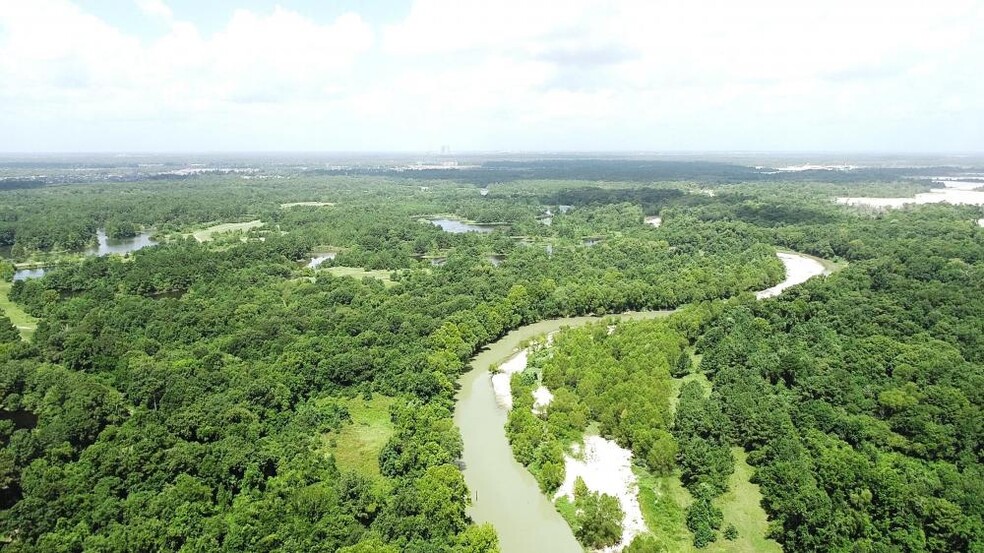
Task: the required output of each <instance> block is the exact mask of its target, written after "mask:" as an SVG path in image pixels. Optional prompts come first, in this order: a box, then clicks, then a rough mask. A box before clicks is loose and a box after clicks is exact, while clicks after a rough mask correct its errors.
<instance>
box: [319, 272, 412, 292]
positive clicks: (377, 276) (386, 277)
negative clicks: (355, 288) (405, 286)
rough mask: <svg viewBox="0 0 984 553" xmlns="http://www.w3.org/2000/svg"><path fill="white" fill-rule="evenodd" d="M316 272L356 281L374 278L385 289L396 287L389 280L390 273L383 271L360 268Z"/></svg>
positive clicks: (391, 280)
mask: <svg viewBox="0 0 984 553" xmlns="http://www.w3.org/2000/svg"><path fill="white" fill-rule="evenodd" d="M318 271H324V272H327V273H331V274H333V275H335V276H340V277H345V276H348V277H352V278H356V279H361V278H363V277H369V278H375V279H379V280H381V281H382V282H383V286H386V287H387V288H389V287H390V286H396V283H395V282H393V279H391V278H390V271H384V270H382V269H375V270H370V269H364V268H362V267H325V268H324V269H318Z"/></svg>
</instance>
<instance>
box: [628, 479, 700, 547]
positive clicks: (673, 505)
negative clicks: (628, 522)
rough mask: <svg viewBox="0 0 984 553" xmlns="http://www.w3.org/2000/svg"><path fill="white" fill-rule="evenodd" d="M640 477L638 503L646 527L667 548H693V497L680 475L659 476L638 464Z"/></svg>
mask: <svg viewBox="0 0 984 553" xmlns="http://www.w3.org/2000/svg"><path fill="white" fill-rule="evenodd" d="M636 476H637V477H638V478H639V505H640V507H641V508H642V518H643V519H644V520H645V521H646V526H648V527H649V530H650V531H651V532H652V533H653V535H655V536H656V539H657V540H658V541H659V543H661V544H663V545H664V546H665V547H666V551H690V550H692V549H693V546H692V539H693V538H692V537H691V536H690V531H689V530H687V522H686V512H685V510H686V508H687V506H688V505H690V502H691V497H690V494H689V493H687V490H685V489H684V488H683V486H682V485H681V484H680V477H679V475H675V476H665V477H661V478H660V477H656V476H653V475H652V474H650V473H649V472H648V471H646V470H643V469H640V468H638V467H636Z"/></svg>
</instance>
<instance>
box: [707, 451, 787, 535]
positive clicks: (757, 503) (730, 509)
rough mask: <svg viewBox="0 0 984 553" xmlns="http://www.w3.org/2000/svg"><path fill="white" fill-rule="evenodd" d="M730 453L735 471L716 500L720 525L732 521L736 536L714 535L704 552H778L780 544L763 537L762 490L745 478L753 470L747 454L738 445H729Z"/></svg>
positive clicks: (764, 525) (747, 477) (764, 522)
mask: <svg viewBox="0 0 984 553" xmlns="http://www.w3.org/2000/svg"><path fill="white" fill-rule="evenodd" d="M731 455H732V457H734V459H735V472H734V473H733V474H732V475H731V479H730V480H729V481H728V492H727V493H725V494H724V495H722V496H721V497H719V498H717V500H716V503H717V506H718V507H720V508H721V511H722V512H723V513H724V524H723V525H722V526H721V528H722V529H724V528H725V527H727V525H728V524H734V525H735V528H737V529H738V539H736V540H735V541H727V540H725V539H723V538H718V541H716V542H714V543H712V544H711V545H709V546H707V548H706V549H704V551H707V552H708V553H714V552H717V551H721V552H724V551H728V552H739V553H746V552H747V553H753V552H754V553H781V552H782V546H780V545H779V543H778V542H776V541H773V540H770V539H766V538H765V533H766V531H767V530H768V527H769V521H768V518H767V517H766V514H765V509H763V508H762V492H761V491H759V487H758V485H757V484H752V483H751V482H750V481H749V480H750V479H751V477H752V473H753V472H754V471H755V469H754V468H752V466H751V465H749V464H748V461H747V458H748V454H747V453H745V450H744V449H742V448H740V447H733V448H731Z"/></svg>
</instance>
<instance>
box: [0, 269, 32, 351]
mask: <svg viewBox="0 0 984 553" xmlns="http://www.w3.org/2000/svg"><path fill="white" fill-rule="evenodd" d="M11 285H12V283H10V282H0V309H2V310H3V312H4V314H5V315H7V317H8V318H10V321H11V322H12V323H14V326H16V327H17V330H19V331H20V334H21V338H23V339H25V340H30V339H31V337H32V336H34V331H35V330H36V329H37V328H38V320H37V319H35V318H34V317H32V316H30V315H28V314H27V313H25V312H24V310H23V309H21V308H20V306H19V305H17V304H16V303H14V302H12V301H10V298H9V297H8V296H9V294H10V287H11Z"/></svg>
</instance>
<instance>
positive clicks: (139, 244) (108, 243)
mask: <svg viewBox="0 0 984 553" xmlns="http://www.w3.org/2000/svg"><path fill="white" fill-rule="evenodd" d="M96 240H97V241H98V243H99V245H98V246H96V247H95V248H89V249H88V250H86V251H85V254H86V255H98V256H104V255H123V254H127V253H130V252H135V251H137V250H140V249H143V248H146V247H148V246H156V245H157V241H155V240H153V239H151V238H150V233H149V232H141V233H140V234H138V235H136V236H134V237H132V238H110V237H109V236H107V235H106V229H99V230H97V231H96Z"/></svg>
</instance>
